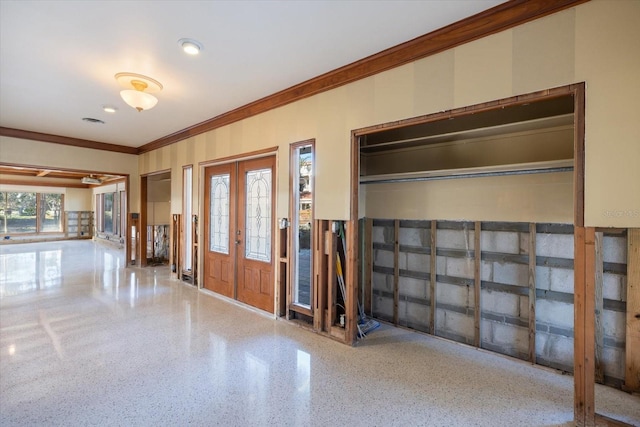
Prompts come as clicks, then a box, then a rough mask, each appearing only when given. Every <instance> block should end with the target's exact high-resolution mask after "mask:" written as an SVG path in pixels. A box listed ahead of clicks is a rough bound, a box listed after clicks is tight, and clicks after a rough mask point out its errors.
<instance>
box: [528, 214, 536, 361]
mask: <svg viewBox="0 0 640 427" xmlns="http://www.w3.org/2000/svg"><path fill="white" fill-rule="evenodd" d="M529 361H530V362H531V363H534V364H535V363H536V225H535V223H530V224H529Z"/></svg>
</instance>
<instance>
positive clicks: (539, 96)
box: [352, 83, 584, 173]
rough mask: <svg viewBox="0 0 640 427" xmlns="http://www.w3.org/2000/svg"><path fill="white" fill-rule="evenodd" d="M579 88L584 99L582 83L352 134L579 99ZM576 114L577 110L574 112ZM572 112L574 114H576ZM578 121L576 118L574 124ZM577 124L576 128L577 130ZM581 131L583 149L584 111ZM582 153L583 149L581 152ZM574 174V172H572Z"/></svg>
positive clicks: (404, 120)
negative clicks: (546, 102) (550, 101)
mask: <svg viewBox="0 0 640 427" xmlns="http://www.w3.org/2000/svg"><path fill="white" fill-rule="evenodd" d="M580 88H582V89H583V90H582V93H583V96H582V97H583V99H584V83H577V84H572V85H567V86H560V87H556V88H552V89H544V90H540V91H537V92H531V93H526V94H523V95H516V96H512V97H509V98H503V99H497V100H493V101H489V102H483V103H480V104H474V105H468V106H466V107H460V108H454V109H451V110H447V111H441V112H438V113H433V114H427V115H424V116H417V117H412V118H409V119H402V120H397V121H395V122H388V123H382V124H377V125H373V126H367V127H364V128H360V129H356V130H353V131H352V133H353V134H354V135H355V136H356V137H359V136H363V135H369V134H373V133H377V132H384V131H387V130H391V129H397V128H402V127H406V126H412V125H419V124H425V123H431V122H437V121H440V120H450V119H453V118H457V117H463V116H467V115H471V114H477V113H482V112H486V111H492V110H501V109H503V108H505V107H511V106H516V105H523V104H529V103H532V102H536V101H544V100H549V99H554V98H561V97H563V96H576V98H578V97H579V94H580ZM576 112H577V110H576ZM576 112H574V114H576ZM579 120H580V119H579V117H577V118H576V122H578V121H579ZM578 126H579V124H578V125H577V126H576V129H578ZM582 130H583V135H582V137H581V138H576V141H575V142H574V145H579V144H578V143H579V141H582V147H584V109H583V110H582ZM582 151H583V152H584V148H583V150H582ZM574 173H575V172H574Z"/></svg>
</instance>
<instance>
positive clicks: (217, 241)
mask: <svg viewBox="0 0 640 427" xmlns="http://www.w3.org/2000/svg"><path fill="white" fill-rule="evenodd" d="M210 196H211V201H210V206H209V212H211V218H210V219H209V250H210V251H211V252H219V253H222V254H228V253H229V174H228V173H227V174H222V175H213V176H212V177H211V195H210Z"/></svg>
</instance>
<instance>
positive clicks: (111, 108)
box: [102, 105, 118, 114]
mask: <svg viewBox="0 0 640 427" xmlns="http://www.w3.org/2000/svg"><path fill="white" fill-rule="evenodd" d="M102 110H103V111H104V112H105V113H111V114H113V113H115V112H116V111H118V109H117V108H116V107H114V106H113V105H103V106H102Z"/></svg>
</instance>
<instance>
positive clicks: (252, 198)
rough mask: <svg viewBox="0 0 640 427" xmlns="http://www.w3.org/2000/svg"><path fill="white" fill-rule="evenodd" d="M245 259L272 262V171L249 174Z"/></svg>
mask: <svg viewBox="0 0 640 427" xmlns="http://www.w3.org/2000/svg"><path fill="white" fill-rule="evenodd" d="M246 183H247V184H246V186H247V187H246V189H245V195H246V202H245V206H246V215H245V227H246V230H245V234H244V235H245V257H246V258H247V259H253V260H256V261H264V262H271V169H259V170H254V171H249V172H247V180H246Z"/></svg>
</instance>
